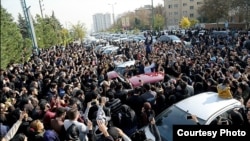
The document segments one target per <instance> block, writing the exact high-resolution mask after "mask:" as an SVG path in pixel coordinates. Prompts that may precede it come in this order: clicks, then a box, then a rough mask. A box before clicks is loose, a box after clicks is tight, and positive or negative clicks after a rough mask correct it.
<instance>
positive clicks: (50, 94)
mask: <svg viewBox="0 0 250 141" xmlns="http://www.w3.org/2000/svg"><path fill="white" fill-rule="evenodd" d="M145 36H146V40H145V42H140V43H139V42H126V43H122V44H119V47H120V48H119V50H118V52H117V53H118V54H123V55H122V56H119V57H117V56H114V55H113V54H110V55H103V54H101V53H100V52H98V51H96V50H95V45H94V46H93V48H90V49H87V48H85V47H84V46H82V45H76V44H69V45H67V46H66V47H62V46H55V47H52V48H49V49H42V50H40V52H39V54H38V55H33V56H32V57H31V58H30V60H29V61H27V62H24V63H23V64H9V65H8V67H7V69H5V70H4V69H1V70H0V90H1V91H0V106H1V111H0V125H1V126H0V129H1V138H2V140H7V141H8V140H11V141H17V140H25V139H26V140H28V141H42V140H44V141H60V140H61V141H64V140H68V141H69V140H80V141H87V140H89V141H96V140H98V141H99V140H100V141H101V140H124V141H130V140H137V141H139V140H146V137H145V136H144V138H143V139H139V138H141V137H142V135H139V134H140V133H139V131H137V130H138V129H140V128H141V127H143V126H145V125H150V126H152V128H153V129H154V130H153V132H154V133H153V134H154V135H155V136H156V140H158V141H159V140H161V139H160V135H159V132H158V130H157V128H156V126H155V121H154V117H155V116H157V115H158V114H159V113H161V112H162V111H163V110H164V109H166V108H167V107H169V106H171V105H172V104H173V103H176V102H178V101H180V100H182V99H185V98H187V97H190V96H193V95H196V94H199V93H201V92H206V91H214V92H218V86H219V85H220V86H221V85H222V86H225V87H229V88H230V93H231V95H232V98H235V99H237V100H239V101H241V102H242V105H243V108H242V109H240V110H237V113H235V114H237V116H232V119H230V121H231V122H230V124H238V125H249V124H250V110H249V108H250V94H249V93H250V55H249V49H250V47H247V45H246V44H245V43H246V41H248V40H250V37H249V36H248V35H246V34H243V35H240V34H239V35H237V36H236V37H234V36H231V37H230V38H220V37H216V38H211V37H210V36H209V32H206V33H205V34H204V35H202V36H198V35H197V34H192V33H191V32H188V36H187V37H186V38H190V39H191V41H193V42H191V44H192V47H187V46H185V45H184V44H183V43H174V42H169V43H162V42H154V43H153V42H152V36H151V34H150V33H147V34H145ZM183 39H184V38H183ZM194 40H195V41H194ZM229 43H230V46H229ZM232 43H233V44H232ZM118 60H119V61H121V62H125V61H127V60H136V63H135V65H133V66H130V67H127V68H126V70H125V72H124V74H123V75H124V76H125V77H131V76H134V75H138V74H142V73H145V72H151V71H152V72H153V71H155V72H158V71H162V72H164V73H165V78H164V81H162V82H158V83H155V84H144V85H142V86H141V87H137V88H135V89H132V90H131V88H130V86H129V85H127V84H124V82H120V81H117V80H111V79H110V78H108V77H107V75H106V74H107V72H109V71H112V70H114V68H115V63H114V62H115V61H118ZM152 64H153V68H151V67H150V69H148V68H149V66H152ZM152 97H153V100H152V99H151V98H152ZM149 99H150V100H149ZM232 115H233V114H232ZM234 117H236V118H234ZM135 133H136V134H135Z"/></svg>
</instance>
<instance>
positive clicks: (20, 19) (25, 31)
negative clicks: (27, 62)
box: [17, 13, 30, 38]
mask: <svg viewBox="0 0 250 141" xmlns="http://www.w3.org/2000/svg"><path fill="white" fill-rule="evenodd" d="M17 22H18V28H19V29H20V32H21V34H22V37H23V38H30V35H29V31H28V27H27V23H26V21H25V19H24V17H22V15H21V14H20V13H18V21H17Z"/></svg>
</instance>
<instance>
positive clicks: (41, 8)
mask: <svg viewBox="0 0 250 141" xmlns="http://www.w3.org/2000/svg"><path fill="white" fill-rule="evenodd" d="M42 1H43V0H39V6H40V11H41V16H42V19H43V6H44V5H43V4H42Z"/></svg>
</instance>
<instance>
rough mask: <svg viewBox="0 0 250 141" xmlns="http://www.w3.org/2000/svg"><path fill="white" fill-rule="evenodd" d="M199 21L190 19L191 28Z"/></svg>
mask: <svg viewBox="0 0 250 141" xmlns="http://www.w3.org/2000/svg"><path fill="white" fill-rule="evenodd" d="M197 23H199V21H198V20H197V19H190V27H194V26H195V25H196V24H197Z"/></svg>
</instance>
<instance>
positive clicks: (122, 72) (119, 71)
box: [115, 67, 125, 75]
mask: <svg viewBox="0 0 250 141" xmlns="http://www.w3.org/2000/svg"><path fill="white" fill-rule="evenodd" d="M115 71H116V72H118V73H119V74H120V75H123V74H124V72H125V68H124V67H116V68H115Z"/></svg>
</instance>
